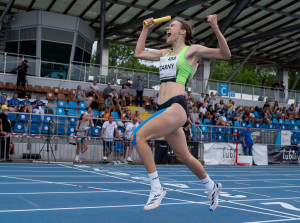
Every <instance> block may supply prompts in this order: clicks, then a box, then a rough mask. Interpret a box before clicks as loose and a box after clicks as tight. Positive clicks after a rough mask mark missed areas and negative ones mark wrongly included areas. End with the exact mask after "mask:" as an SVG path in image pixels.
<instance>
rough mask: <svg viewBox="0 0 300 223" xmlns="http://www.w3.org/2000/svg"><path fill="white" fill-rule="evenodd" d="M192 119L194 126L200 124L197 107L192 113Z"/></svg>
mask: <svg viewBox="0 0 300 223" xmlns="http://www.w3.org/2000/svg"><path fill="white" fill-rule="evenodd" d="M190 117H191V121H192V123H193V124H199V113H198V108H197V107H194V108H193V112H192V113H191V116H190Z"/></svg>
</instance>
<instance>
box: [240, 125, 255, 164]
mask: <svg viewBox="0 0 300 223" xmlns="http://www.w3.org/2000/svg"><path fill="white" fill-rule="evenodd" d="M242 135H243V147H244V155H245V156H253V153H252V147H253V139H252V131H251V125H247V128H246V130H245V131H244V132H243V133H242ZM252 162H253V165H255V164H254V161H252Z"/></svg>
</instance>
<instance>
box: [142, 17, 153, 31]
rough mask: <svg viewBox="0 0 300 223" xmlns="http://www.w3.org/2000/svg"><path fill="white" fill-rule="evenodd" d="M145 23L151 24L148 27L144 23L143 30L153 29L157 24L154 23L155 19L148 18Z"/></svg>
mask: <svg viewBox="0 0 300 223" xmlns="http://www.w3.org/2000/svg"><path fill="white" fill-rule="evenodd" d="M145 21H147V23H148V24H149V25H148V26H145V25H144V23H143V28H146V29H151V28H152V27H153V26H154V25H155V23H154V19H153V18H148V19H146V20H145Z"/></svg>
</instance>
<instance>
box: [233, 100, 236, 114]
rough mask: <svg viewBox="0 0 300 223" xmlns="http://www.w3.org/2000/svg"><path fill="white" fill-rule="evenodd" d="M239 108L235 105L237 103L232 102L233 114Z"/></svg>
mask: <svg viewBox="0 0 300 223" xmlns="http://www.w3.org/2000/svg"><path fill="white" fill-rule="evenodd" d="M236 108H237V105H236V104H235V101H232V112H234V111H235V110H236Z"/></svg>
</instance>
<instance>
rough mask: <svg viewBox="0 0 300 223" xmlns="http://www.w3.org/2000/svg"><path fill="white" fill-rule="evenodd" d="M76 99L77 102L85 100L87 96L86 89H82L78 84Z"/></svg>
mask: <svg viewBox="0 0 300 223" xmlns="http://www.w3.org/2000/svg"><path fill="white" fill-rule="evenodd" d="M75 100H76V101H77V102H84V101H86V96H85V93H84V91H83V90H82V89H81V85H78V86H77V90H76V93H75Z"/></svg>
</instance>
